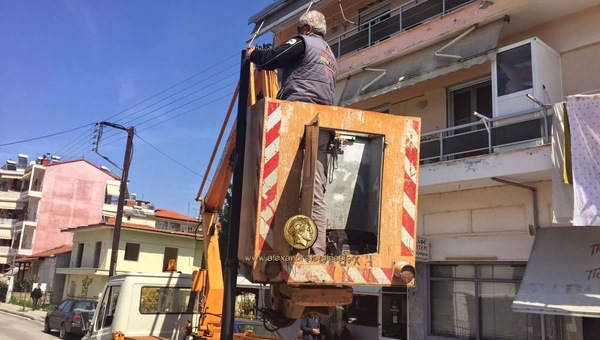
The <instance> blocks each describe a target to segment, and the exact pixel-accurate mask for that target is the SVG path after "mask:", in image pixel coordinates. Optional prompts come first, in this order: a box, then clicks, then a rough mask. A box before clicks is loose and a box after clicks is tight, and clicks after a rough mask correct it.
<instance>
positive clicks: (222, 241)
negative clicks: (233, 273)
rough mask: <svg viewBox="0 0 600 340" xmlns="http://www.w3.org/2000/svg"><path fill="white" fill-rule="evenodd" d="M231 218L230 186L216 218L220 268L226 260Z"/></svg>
mask: <svg viewBox="0 0 600 340" xmlns="http://www.w3.org/2000/svg"><path fill="white" fill-rule="evenodd" d="M230 216H231V184H230V185H229V189H227V193H226V194H225V202H224V203H223V209H221V212H220V213H219V216H218V221H219V224H220V225H221V229H220V231H219V253H220V257H221V267H223V269H225V268H224V266H225V259H226V258H227V240H228V238H229V232H228V231H229V218H230Z"/></svg>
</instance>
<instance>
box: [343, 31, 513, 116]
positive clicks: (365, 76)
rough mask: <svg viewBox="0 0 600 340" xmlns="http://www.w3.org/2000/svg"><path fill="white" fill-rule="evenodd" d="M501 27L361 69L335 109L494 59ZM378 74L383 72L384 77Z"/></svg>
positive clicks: (465, 35)
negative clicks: (338, 106)
mask: <svg viewBox="0 0 600 340" xmlns="http://www.w3.org/2000/svg"><path fill="white" fill-rule="evenodd" d="M503 23H504V21H503V20H497V21H495V22H492V23H490V24H487V25H484V26H479V27H475V28H473V29H472V30H471V31H470V32H468V33H465V32H460V33H461V35H462V34H464V35H463V36H461V37H460V38H459V35H458V34H457V36H456V37H454V38H452V39H448V40H446V41H443V42H440V43H438V44H434V45H432V46H429V47H426V48H424V49H421V50H419V51H417V52H414V53H411V54H408V55H405V56H403V57H399V58H397V59H394V60H390V61H388V62H385V63H383V64H376V65H373V66H370V67H369V68H365V70H366V71H363V72H360V73H358V74H356V75H353V76H350V78H349V79H348V81H347V82H346V86H345V88H344V89H343V90H342V94H341V102H340V103H337V105H341V106H347V105H350V104H353V103H356V102H359V101H363V100H366V99H368V98H372V97H376V96H379V95H381V94H384V93H386V92H389V91H393V90H397V89H400V88H402V87H406V86H409V85H414V84H417V83H419V82H422V81H425V80H428V79H433V78H436V77H439V76H441V75H444V74H447V73H450V72H454V71H458V70H460V69H465V68H469V67H471V66H473V65H477V64H481V63H484V62H486V61H488V60H491V59H493V58H494V57H495V55H496V48H497V44H498V38H499V36H500V30H501V29H502V25H503ZM390 39H401V38H400V37H392V38H390ZM436 52H438V54H437V55H436ZM379 70H385V74H383V72H381V71H379ZM382 74H383V75H382Z"/></svg>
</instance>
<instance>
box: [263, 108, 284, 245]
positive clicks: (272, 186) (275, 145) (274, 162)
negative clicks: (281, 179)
mask: <svg viewBox="0 0 600 340" xmlns="http://www.w3.org/2000/svg"><path fill="white" fill-rule="evenodd" d="M280 128H281V105H280V104H279V103H275V102H269V103H268V104H267V116H266V120H265V127H264V131H265V139H264V150H265V151H264V155H263V157H264V160H263V162H264V165H263V174H262V181H261V182H262V186H261V190H260V192H261V197H260V222H259V223H260V225H259V235H260V237H259V244H258V251H259V252H261V253H262V252H265V251H266V252H269V251H272V250H273V249H274V247H273V216H274V215H275V205H276V200H275V198H276V197H277V169H278V167H279V142H280V136H279V132H280Z"/></svg>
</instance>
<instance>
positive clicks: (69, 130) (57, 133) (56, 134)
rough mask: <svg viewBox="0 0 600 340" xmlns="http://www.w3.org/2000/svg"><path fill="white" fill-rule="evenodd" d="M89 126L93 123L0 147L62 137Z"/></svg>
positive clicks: (0, 145) (4, 144) (3, 144)
mask: <svg viewBox="0 0 600 340" xmlns="http://www.w3.org/2000/svg"><path fill="white" fill-rule="evenodd" d="M90 125H94V124H93V123H91V124H86V125H82V126H79V127H76V128H72V129H68V130H64V131H60V132H56V133H51V134H49V135H44V136H38V137H33V138H28V139H23V140H20V141H15V142H8V143H2V144H0V147H2V146H8V145H14V144H21V143H26V142H31V141H34V140H40V139H44V138H49V137H54V136H58V135H62V134H65V133H68V132H71V131H76V130H79V129H83V128H85V127H88V126H90Z"/></svg>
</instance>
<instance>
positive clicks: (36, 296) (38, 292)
mask: <svg viewBox="0 0 600 340" xmlns="http://www.w3.org/2000/svg"><path fill="white" fill-rule="evenodd" d="M42 295H43V294H42V284H41V283H38V285H37V287H35V288H34V289H33V290H32V291H31V299H32V300H33V305H32V309H33V310H36V309H37V308H38V302H39V301H40V298H41V297H42Z"/></svg>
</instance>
